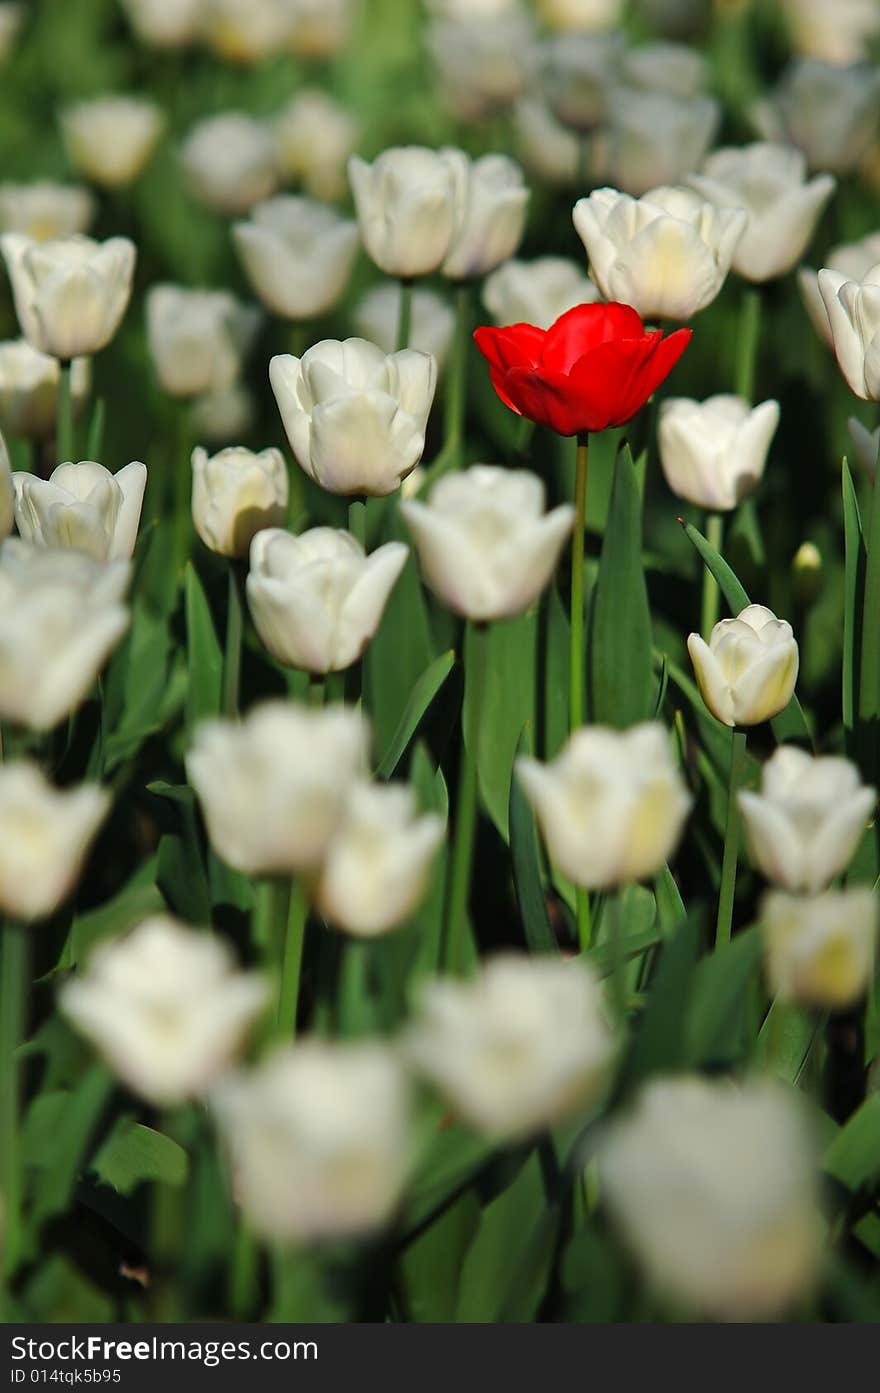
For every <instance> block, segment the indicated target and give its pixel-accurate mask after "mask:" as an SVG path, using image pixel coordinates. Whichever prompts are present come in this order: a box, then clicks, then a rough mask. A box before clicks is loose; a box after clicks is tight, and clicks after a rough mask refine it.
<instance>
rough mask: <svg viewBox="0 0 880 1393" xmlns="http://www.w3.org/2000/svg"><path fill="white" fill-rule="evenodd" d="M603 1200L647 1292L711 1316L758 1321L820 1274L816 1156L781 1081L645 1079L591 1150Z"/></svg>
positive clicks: (790, 1301)
mask: <svg viewBox="0 0 880 1393" xmlns="http://www.w3.org/2000/svg"><path fill="white" fill-rule="evenodd" d="M599 1181H600V1185H601V1193H602V1197H603V1200H604V1201H605V1203H606V1204H607V1205H608V1208H609V1210H610V1212H611V1216H612V1218H613V1219H614V1221H615V1223H616V1224H617V1226H618V1227H619V1228H620V1230H621V1232H622V1234H623V1236H624V1238H625V1239H626V1241H627V1243H628V1244H629V1246H630V1247H631V1249H632V1251H633V1253H634V1255H635V1257H636V1258H637V1259H638V1261H639V1264H640V1266H641V1267H642V1269H643V1271H644V1273H645V1275H646V1277H647V1278H648V1280H649V1281H650V1282H651V1284H652V1286H654V1287H655V1288H656V1289H657V1291H658V1292H659V1293H660V1294H661V1295H663V1296H665V1297H667V1298H669V1299H670V1300H671V1301H674V1302H676V1303H679V1304H682V1305H684V1306H685V1307H686V1308H688V1309H689V1310H696V1311H699V1312H701V1313H703V1314H705V1315H707V1316H710V1317H713V1318H715V1319H723V1320H748V1319H766V1318H769V1317H772V1316H775V1315H780V1314H782V1313H784V1312H785V1311H786V1310H787V1309H788V1308H789V1307H790V1306H791V1305H792V1304H793V1303H794V1302H795V1301H797V1300H798V1298H800V1297H802V1296H804V1295H806V1294H807V1293H808V1292H809V1291H810V1290H811V1288H812V1286H813V1283H814V1281H815V1280H816V1278H817V1275H818V1267H819V1259H820V1251H821V1249H820V1244H821V1240H822V1231H823V1225H822V1219H821V1213H820V1209H819V1181H818V1156H817V1151H816V1143H815V1139H814V1137H813V1135H812V1131H811V1129H809V1128H808V1126H807V1122H806V1118H805V1115H804V1113H803V1112H802V1109H801V1105H800V1102H799V1100H798V1098H797V1095H796V1094H794V1093H793V1092H789V1091H788V1090H787V1089H785V1088H783V1086H782V1085H781V1084H777V1083H771V1082H770V1081H767V1080H754V1081H751V1082H746V1083H744V1084H741V1085H740V1084H735V1083H731V1082H728V1081H727V1080H717V1081H713V1080H708V1079H703V1078H697V1077H696V1076H687V1075H685V1076H683V1077H678V1078H670V1079H665V1078H660V1079H657V1080H655V1081H652V1082H651V1083H649V1084H647V1085H645V1087H644V1088H643V1089H642V1091H641V1093H640V1094H639V1096H638V1098H637V1100H636V1102H635V1105H634V1106H633V1107H632V1108H631V1109H630V1111H629V1112H628V1113H626V1114H624V1115H623V1116H622V1117H620V1118H619V1119H617V1120H615V1121H614V1122H613V1123H612V1124H611V1125H610V1127H609V1128H608V1130H607V1132H606V1134H605V1137H604V1139H603V1141H602V1142H601V1145H600V1150H599Z"/></svg>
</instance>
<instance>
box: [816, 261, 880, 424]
mask: <svg viewBox="0 0 880 1393" xmlns="http://www.w3.org/2000/svg"><path fill="white" fill-rule="evenodd" d="M819 293H820V295H821V296H822V299H823V301H824V303H825V309H826V310H827V311H828V322H829V324H830V326H831V338H832V340H833V343H834V352H835V354H836V356H837V362H838V364H839V366H840V370H841V372H842V373H843V375H844V377H845V378H846V380H847V382H848V384H849V386H850V388H851V389H852V391H853V392H855V394H856V396H857V397H861V399H862V401H880V263H878V265H876V266H872V267H871V269H870V270H869V271H868V272H866V274H865V275H864V276H863V277H862V279H861V280H860V281H853V280H847V278H846V276H845V274H844V273H843V272H842V271H832V270H830V269H829V268H828V267H825V268H824V269H823V270H821V271H820V272H819Z"/></svg>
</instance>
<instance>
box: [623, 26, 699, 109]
mask: <svg viewBox="0 0 880 1393" xmlns="http://www.w3.org/2000/svg"><path fill="white" fill-rule="evenodd" d="M620 76H621V79H622V81H623V82H624V83H625V84H626V85H627V86H629V87H640V88H642V90H643V91H645V92H663V93H665V94H666V95H667V96H669V97H698V96H699V95H700V94H701V93H702V92H704V91H705V90H706V87H707V86H708V82H709V65H708V63H707V62H706V59H705V57H704V56H703V54H702V53H700V51H699V50H698V49H696V48H691V46H690V44H675V43H669V42H665V41H663V40H658V41H657V42H655V43H646V44H640V45H639V46H638V48H630V49H628V50H627V51H626V53H624V55H623V57H622V58H621V60H620Z"/></svg>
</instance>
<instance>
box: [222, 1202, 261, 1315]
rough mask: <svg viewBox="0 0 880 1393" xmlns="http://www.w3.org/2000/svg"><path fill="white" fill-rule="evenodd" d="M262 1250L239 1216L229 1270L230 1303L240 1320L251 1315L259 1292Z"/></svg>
mask: <svg viewBox="0 0 880 1393" xmlns="http://www.w3.org/2000/svg"><path fill="white" fill-rule="evenodd" d="M259 1264H260V1250H259V1248H258V1247H257V1244H256V1240H255V1239H254V1236H253V1234H252V1233H251V1231H250V1229H249V1228H247V1226H246V1225H245V1223H244V1221H243V1220H242V1219H241V1218H239V1221H238V1227H237V1229H236V1232H235V1245H234V1247H233V1250H232V1266H231V1268H230V1272H229V1304H230V1306H231V1308H232V1314H233V1316H235V1317H236V1318H237V1319H238V1320H243V1319H244V1318H245V1317H247V1316H248V1315H250V1314H251V1313H252V1311H253V1309H254V1307H255V1305H256V1302H257V1296H258V1294H259Z"/></svg>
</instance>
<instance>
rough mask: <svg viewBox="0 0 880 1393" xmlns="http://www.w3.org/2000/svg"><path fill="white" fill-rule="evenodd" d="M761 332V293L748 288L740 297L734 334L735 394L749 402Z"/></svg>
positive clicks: (752, 393)
mask: <svg viewBox="0 0 880 1393" xmlns="http://www.w3.org/2000/svg"><path fill="white" fill-rule="evenodd" d="M760 334H761V294H760V291H758V290H753V289H751V288H750V289H748V290H747V291H746V292H745V294H744V295H743V298H742V307H741V309H740V317H739V327H738V332H737V336H736V394H737V396H738V397H744V398H745V400H746V401H747V402H749V403H750V404H751V402H752V399H753V397H754V395H755V376H756V369H757V361H758V339H759V337H760Z"/></svg>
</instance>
